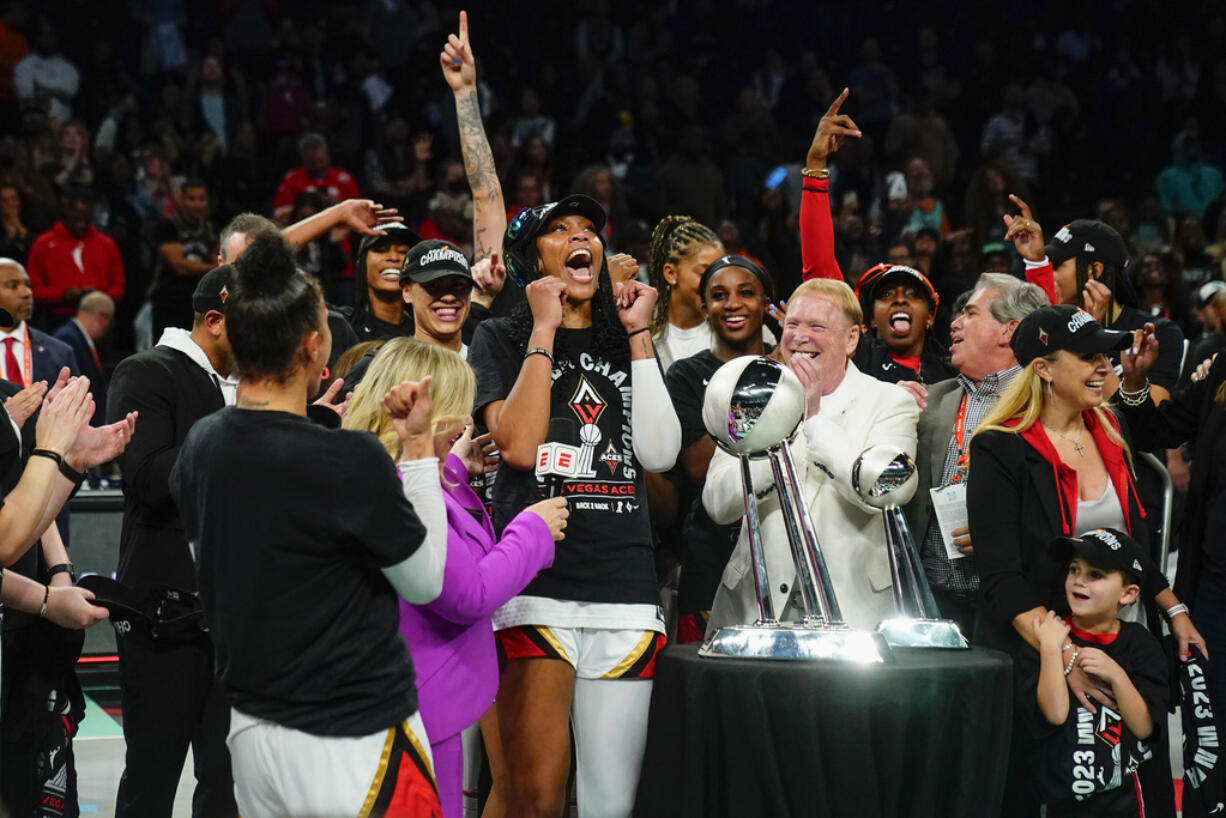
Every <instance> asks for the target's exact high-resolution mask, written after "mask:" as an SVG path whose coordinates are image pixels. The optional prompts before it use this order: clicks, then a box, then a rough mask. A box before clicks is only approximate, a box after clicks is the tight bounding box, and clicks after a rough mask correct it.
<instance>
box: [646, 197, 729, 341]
mask: <svg viewBox="0 0 1226 818" xmlns="http://www.w3.org/2000/svg"><path fill="white" fill-rule="evenodd" d="M707 244H713V245H715V246H717V247H720V248H722V247H723V245H722V244H721V243H720V240H719V237H718V236H716V235H715V232H714V231H713V230H711V228H709V227H707V226H706V225H705V224H702V223H701V222H698V221H695V220H694V219H693V218H691V217H690V216H665V217H664V218H662V219H660V223H659V224H657V225H656V227H655V229H654V230H652V231H651V245H650V251H649V255H648V258H647V272H648V275H649V276H650V279H651V286H653V287H655V288H656V291H657V292H659V294H660V296H659V298H658V299H656V308H655V312H654V313H653V314H652V316H651V334H652V335H655V334H657V333H658V332H659V331H660V329H661V328H662V327H664V326H665V325H666V324H668V302H669V299H670V298H672V289H673V288H672V285H671V284H669V283H668V280H667V279H665V278H664V265H665V264H676V263H677V262H679V261H680V260H681V259H683V258H685V257H686V256H689V255H690V254H692V253H694V252H695V251H697V249H698V248H699V247H701V246H703V245H707Z"/></svg>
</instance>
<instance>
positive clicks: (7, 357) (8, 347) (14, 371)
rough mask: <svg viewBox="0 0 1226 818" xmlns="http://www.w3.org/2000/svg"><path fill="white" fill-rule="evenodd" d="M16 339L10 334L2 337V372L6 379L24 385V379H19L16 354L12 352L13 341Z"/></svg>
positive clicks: (19, 366)
mask: <svg viewBox="0 0 1226 818" xmlns="http://www.w3.org/2000/svg"><path fill="white" fill-rule="evenodd" d="M16 340H17V339H16V338H14V337H13V336H11V335H10V336H9V337H8V338H5V339H4V372H5V377H6V378H7V379H8V380H10V381H12V382H13V383H15V384H17V385H18V386H21V387H24V386H25V381H23V380H22V379H21V364H19V363H17V356H16V355H14V354H13V342H14V341H16Z"/></svg>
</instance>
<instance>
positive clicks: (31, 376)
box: [0, 258, 81, 546]
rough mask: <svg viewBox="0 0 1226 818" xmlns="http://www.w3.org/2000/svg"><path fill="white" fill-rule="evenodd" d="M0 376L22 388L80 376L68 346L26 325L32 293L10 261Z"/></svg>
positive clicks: (2, 299)
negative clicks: (64, 372) (64, 376)
mask: <svg viewBox="0 0 1226 818" xmlns="http://www.w3.org/2000/svg"><path fill="white" fill-rule="evenodd" d="M0 307H2V308H3V310H0V377H3V378H4V380H6V381H9V382H10V383H12V384H15V385H16V386H17V388H18V389H23V388H25V387H27V386H29V385H30V384H32V383H34V382H36V381H46V382H47V385H48V386H50V385H51V384H53V383H55V381H56V378H58V377H59V374H60V370H61V369H63V368H64V367H68V372H69V373H70V374H71V375H74V376H76V375H79V374H81V372H80V370H79V369H78V368H77V358H76V355H74V354H73V352H72V347H70V346H68V344H66V343H64V342H63V341H59V340H57V339H55V338H52V337H51V336H50V335H47V334H46V333H45V332H42V331H41V330H36V329H34V327H32V326H30V315H31V314H33V312H34V290H33V289H32V288H31V287H30V276H29V275H28V274H27V273H26V269H25V268H24V267H22V266H21V265H20V264H18V263H17V262H16V261H14V260H13V259H11V258H0ZM68 518H69V511H68V505H67V504H65V505H64V509H63V510H62V511H61V512H60V513H59V516H58V517H57V518H56V524H57V525H58V526H59V529H60V536H61V537H62V538H63V540H64V545H65V546H67V545H68V544H69V540H68Z"/></svg>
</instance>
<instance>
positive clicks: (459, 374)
mask: <svg viewBox="0 0 1226 818" xmlns="http://www.w3.org/2000/svg"><path fill="white" fill-rule="evenodd" d="M427 373H429V374H430V375H431V378H430V396H431V401H430V403H431V406H432V409H433V411H432V413H431V417H430V426H431V428H432V429H433V430H434V453H435V454H436V455H437V456H438V458H439V480H440V482H441V484H442V489H443V502H444V504H445V505H446V507H447V562H446V569H445V570H444V572H443V590H442V592H441V593H440V594H439V596H438V599H436V600H434V601H433V602H431V603H429V604H426V605H410V604H409V603H408V602H406V601H404V600H403V599H402V600H401V601H400V631H401V633H403V634H404V636H405V639H406V640H407V641H408V643H409V650H410V652H411V653H412V654H413V660H414V670H416V672H417V701H418V706H419V707H420V709H421V718H422V722H423V723H424V724H425V726H426V734H427V735H428V736H429V737H430V749H431V753H432V755H433V756H434V765H435V772H436V776H437V779H438V786H439V800H440V801H441V802H442V805H443V816H444V818H453V816H454V818H460V816H462V815H463V802H462V799H463V793H462V786H461V784H462V774H463V754H462V749H463V748H462V743H461V738H460V733H461V731H462V730H464V728H466V727H468V726H469V725H471V724H473V723H475V722H476V721H477V719H478V718H479V717H480V716H481V715H482V714H483V713H485V712H486V711H487V710H489V709H490V707H491V705H492V704H493V702H494V693H495V691H497V689H498V657H497V651H496V650H495V648H494V630H493V628H492V627H491V625H490V615H491V614H493V612H494V611H495V610H496V609H497V608H498V607H500V606H501V605H502V604H503V603H505V602H506V601H507V600H509V599H510V598H511V597H513V596H515V594H517V593H519V592H520V591H521V590H523V587H524V586H525V585H527V584H528V581H529V580H531V579H532V577H534V576H536V574H537V572H538V571H540V570H541V569H542V568H547V567H548V566H549V565H550V563H551V562H552V561H553V541H554V540H555V539H556V540H561V539H562V538H563V536H564V534H563V529H565V528H566V518H567V516H568V514H569V512H568V511H567V510H566V500H565V499H564V498H562V497H554V498H550V499H547V500H541V501H540V502H538V503H535V504H533V505H531V506H529V507H528V508H526V509H524V510H523V511H522V512H520V513H519V514H518V515H517V516H516V517H515V519H513V520H512V521H511V522H510V524H508V525H507V527H506V528H505V529H503V532H502V537H501V539H497V540H496V539H495V537H494V527H493V525H492V524H491V523H490V519H489V516H488V515H487V514H486V513H485V507H484V506H483V505H482V504H481V501H480V499H479V498H478V497H477V495H476V493H475V492H474V491H473V490H472V489H471V488H469V486H468V478H469V475H470V474H481V473H482V472H483V471H484V469H485V467H486V457H485V454H484V452H483V451H482V450H481V448H480V447H479V446H476V447H474V446H473V445H472V425H471V423H468V424H467V429H466V430H464V427H465V425H466V421H467V420H468V412H469V410H470V409H471V408H472V403H473V392H474V390H475V385H476V384H475V380H474V378H473V373H472V370H471V369H470V368H469V367H468V364H466V363H464V361H463V359H461V358H460V356H459V355H458V354H456V353H455V352H452V351H451V350H449V349H446V348H444V347H442V346H439V345H436V344H427V343H424V342H422V341H417V340H414V339H409V338H396V339H393V340H391V341H389V342H388V343H387V344H386V345H385V346H384V347H383V348H382V349H381V350H380V351H379V354H378V355H376V356H375V359H374V362H373V363H371V365H370V369H369V370H368V371H367V373H366V377H365V378H364V379H363V380H362V383H361V384H360V385H359V386H358V388H357V390H356V391H355V392H354V393H353V397H352V398H351V399H350V402H349V408H348V411H347V412H346V414H345V419H344V421H343V424H342V425H343V426H344V427H345V428H346V429H355V430H361V431H368V432H373V433H374V434H375V435H376V436H377V437H378V438H379V442H380V443H382V444H383V447H384V449H386V450H387V453H388V456H389V457H393V458H394V457H395V456H396V452H397V451H398V450H399V448H400V437H399V436H398V435H397V434H396V429H395V428H394V426H393V424H392V420H391V418H390V417H388V416H387V414H386V413H384V411H383V408H382V406H381V405H380V397H381V396H382V395H385V394H387V392H388V391H390V390H391V389H393V388H394V387H395V386H396V385H397V384H400V383H403V382H405V381H421V380H423V379H424V378H425V377H426V374H427ZM462 430H463V431H462ZM453 441H454V446H453V445H452V444H453Z"/></svg>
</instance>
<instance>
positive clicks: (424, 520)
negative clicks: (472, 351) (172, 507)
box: [170, 236, 446, 818]
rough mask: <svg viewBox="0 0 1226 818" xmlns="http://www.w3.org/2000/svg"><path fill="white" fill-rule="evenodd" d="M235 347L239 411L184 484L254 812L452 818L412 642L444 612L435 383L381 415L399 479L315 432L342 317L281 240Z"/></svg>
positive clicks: (374, 454)
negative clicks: (422, 707) (432, 608)
mask: <svg viewBox="0 0 1226 818" xmlns="http://www.w3.org/2000/svg"><path fill="white" fill-rule="evenodd" d="M226 329H227V333H228V335H229V338H230V345H231V348H232V350H233V355H234V361H235V366H236V369H237V372H238V375H239V378H240V383H239V388H238V399H237V403H236V405H235V406H232V407H227V408H225V409H222V410H220V411H218V412H215V413H213V414H212V415H209V416H208V417H206V418H203V419H202V420H200V421H199V422H197V423H196V425H195V426H194V427H193V428H192V430H191V432H190V433H189V434H188V436H187V439H186V440H185V441H184V443H183V446H182V447H181V449H180V451H179V458H178V460H177V462H176V464H175V468H174V470H173V471H172V472H171V478H170V484H171V491H172V494H173V496H174V499H175V504H176V505H177V506H178V508H179V510H180V513H181V514H182V516H183V524H184V529H185V531H186V533H187V536H188V539H189V541H190V542H191V543H192V544H193V547H194V551H195V555H196V558H197V570H198V573H199V580H200V582H199V586H200V598H201V602H202V604H203V607H204V611H205V614H206V615H207V617H208V620H209V627H210V635H211V637H212V640H213V644H214V646H215V652H216V657H217V670H218V680H219V683H220V684H221V687H222V690H223V692H224V694H225V696H226V698H227V700H228V702H229V704H230V708H231V709H230V733H229V737H228V739H227V742H226V743H227V745H228V746H229V748H230V755H231V759H232V762H233V770H234V793H235V799H236V801H237V802H238V808H239V811H240V812H241V813H242V814H243V815H245V816H248V817H249V818H251V816H284V815H358V814H379V815H384V814H394V815H411V816H438V815H439V814H440V808H439V802H438V794H437V791H436V789H435V784H434V772H433V762H432V760H431V756H430V745H429V742H428V741H427V740H426V736H425V731H424V729H423V727H422V722H421V716H420V714H419V713H418V712H417V692H416V689H415V687H414V683H413V663H412V661H411V660H410V658H409V652H408V649H407V648H406V647H405V643H404V639H403V638H402V637H401V635H400V632H399V627H398V626H399V624H400V610H399V606H398V597H399V598H403V599H405V600H407V601H409V602H413V603H426V602H430V601H432V600H434V599H435V598H436V597H437V596H438V595H439V591H440V589H441V588H442V583H443V570H444V557H445V553H446V551H445V548H446V534H445V531H446V519H445V512H444V506H443V498H442V496H441V493H440V491H439V480H438V460H437V457H436V455H435V451H434V430H433V429H432V427H431V424H430V420H431V415H432V407H431V402H430V394H429V388H428V387H429V379H423V380H422V381H418V382H406V383H403V384H400V385H398V386H396V387H395V388H394V389H391V390H390V391H388V393H387V394H386V395H385V396H384V397H383V399H382V405H383V408H384V410H385V411H386V412H387V413H388V415H389V416H390V417H391V421H392V426H393V428H394V429H395V430H396V436H397V438H398V441H399V444H398V446H397V451H396V455H397V456H396V458H395V460H396V461H399V476H398V475H397V467H396V465H395V464H394V463H393V461H392V460H389V458H388V456H387V453H386V451H385V450H384V448H383V446H382V445H380V442H379V441H378V440H377V439H376V438H375V437H373V436H372V435H369V434H366V433H361V432H354V431H349V430H343V429H334V428H325V427H324V426H323V425H316V424H315V423H314V422H313V421H312V420H311V419H309V418H308V417H307V401H308V400H309V399H310V398H311V397H312V396H313V395H314V394H315V393H316V392H317V391H318V390H319V385H320V376H321V373H322V372H323V370H324V365H325V363H326V362H327V360H328V354H329V351H330V347H331V334H330V332H329V330H328V315H327V310H326V308H325V306H324V300H323V296H322V294H321V292H320V288H319V284H318V282H317V281H315V280H314V279H312V278H310V277H309V276H308V275H307V274H306V273H304V272H302V271H301V270H298V269H296V268H295V267H294V263H293V259H292V257H291V255H290V250H289V248H288V247H287V246H286V244H285V242H284V241H282V240H281V238H280V237H279V236H268V237H261V238H258V239H256V241H255V242H253V243H252V244H251V246H250V247H248V248H247V250H246V252H245V253H243V255H242V256H241V257H240V258H239V259H238V261H237V262H236V263H235V281H234V283H233V284H232V285H231V290H230V293H229V301H228V303H227V305H226ZM332 419H333V421H334V422H335V415H333V417H332Z"/></svg>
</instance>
